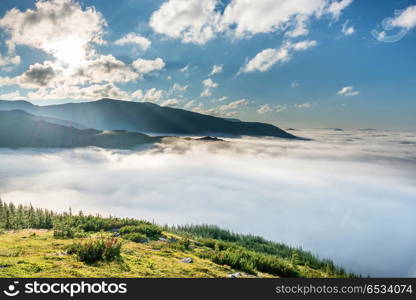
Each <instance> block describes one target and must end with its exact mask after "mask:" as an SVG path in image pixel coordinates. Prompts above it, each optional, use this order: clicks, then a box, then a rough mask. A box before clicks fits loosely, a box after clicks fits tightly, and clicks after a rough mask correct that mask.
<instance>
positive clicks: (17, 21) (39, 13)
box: [0, 0, 107, 64]
mask: <svg viewBox="0 0 416 300" xmlns="http://www.w3.org/2000/svg"><path fill="white" fill-rule="evenodd" d="M106 26H107V24H106V21H105V19H104V18H103V16H102V15H101V14H100V13H99V12H97V11H96V10H95V9H94V8H93V7H87V8H85V9H82V8H81V6H80V4H79V3H78V2H76V1H73V0H50V1H36V2H35V9H27V10H26V11H24V12H22V11H20V10H19V9H17V8H13V9H11V10H9V11H7V12H6V14H5V15H4V17H3V18H1V19H0V28H4V29H5V30H6V32H7V34H8V39H7V41H6V43H7V45H8V47H9V51H11V52H13V51H14V50H15V47H16V45H25V46H29V47H32V48H37V49H41V50H43V51H45V52H47V53H49V54H51V55H53V56H54V57H55V58H57V59H58V60H59V61H60V62H62V63H71V64H75V63H80V62H81V61H83V60H84V59H85V58H86V57H87V56H88V54H89V53H90V52H91V48H90V45H91V43H96V44H103V43H105V42H104V40H103V38H102V36H103V34H104V28H105V27H106Z"/></svg>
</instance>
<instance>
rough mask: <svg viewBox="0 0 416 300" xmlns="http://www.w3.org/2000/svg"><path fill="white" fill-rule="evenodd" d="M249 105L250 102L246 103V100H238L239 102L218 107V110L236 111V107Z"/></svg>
mask: <svg viewBox="0 0 416 300" xmlns="http://www.w3.org/2000/svg"><path fill="white" fill-rule="evenodd" d="M249 104H250V101H248V100H247V99H240V100H236V101H233V102H230V103H228V104H224V105H221V106H219V107H218V110H219V111H220V112H225V111H228V110H232V109H236V108H238V107H241V106H246V105H249Z"/></svg>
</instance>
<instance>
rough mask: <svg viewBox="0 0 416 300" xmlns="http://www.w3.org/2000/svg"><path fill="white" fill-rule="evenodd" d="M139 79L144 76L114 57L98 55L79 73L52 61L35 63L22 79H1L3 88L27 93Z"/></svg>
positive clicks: (80, 67)
mask: <svg viewBox="0 0 416 300" xmlns="http://www.w3.org/2000/svg"><path fill="white" fill-rule="evenodd" d="M140 77H141V74H139V73H136V72H134V71H133V70H132V69H131V68H130V67H129V66H127V65H126V64H125V63H124V62H122V61H120V60H118V59H116V58H115V57H114V56H112V55H96V56H95V57H94V58H92V59H91V60H87V61H85V63H84V64H83V65H81V66H79V67H77V68H76V69H67V68H65V67H62V66H61V64H59V63H58V62H53V61H44V62H43V63H35V64H33V65H30V66H29V69H28V70H27V71H25V72H23V73H22V74H21V75H18V76H16V77H13V78H8V77H3V78H1V77H0V86H2V85H14V84H16V85H19V86H20V87H22V88H27V89H35V88H46V87H47V88H60V87H62V86H73V85H85V84H96V83H117V82H129V81H133V80H136V79H139V78H140ZM80 88H81V87H80Z"/></svg>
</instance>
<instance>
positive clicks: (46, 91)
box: [27, 83, 131, 100]
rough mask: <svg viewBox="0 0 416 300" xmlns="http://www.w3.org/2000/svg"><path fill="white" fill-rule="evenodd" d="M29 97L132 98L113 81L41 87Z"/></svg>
mask: <svg viewBox="0 0 416 300" xmlns="http://www.w3.org/2000/svg"><path fill="white" fill-rule="evenodd" d="M27 98H28V99H34V100H44V99H85V100H97V99H101V98H113V99H120V100H130V98H131V97H130V95H129V94H128V93H127V92H125V91H123V90H121V89H120V88H118V87H117V86H115V85H114V84H112V83H108V84H102V85H100V84H94V85H91V86H88V87H84V88H82V87H78V86H61V87H55V88H46V87H45V88H40V89H38V90H36V91H35V92H29V93H28V94H27Z"/></svg>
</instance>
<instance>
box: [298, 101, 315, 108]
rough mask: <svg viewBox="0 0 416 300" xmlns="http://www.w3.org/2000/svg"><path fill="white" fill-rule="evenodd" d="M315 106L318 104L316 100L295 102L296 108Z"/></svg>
mask: <svg viewBox="0 0 416 300" xmlns="http://www.w3.org/2000/svg"><path fill="white" fill-rule="evenodd" d="M313 106H316V103H315V102H313V103H312V102H305V103H300V104H295V105H294V107H296V108H312V107H313Z"/></svg>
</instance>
